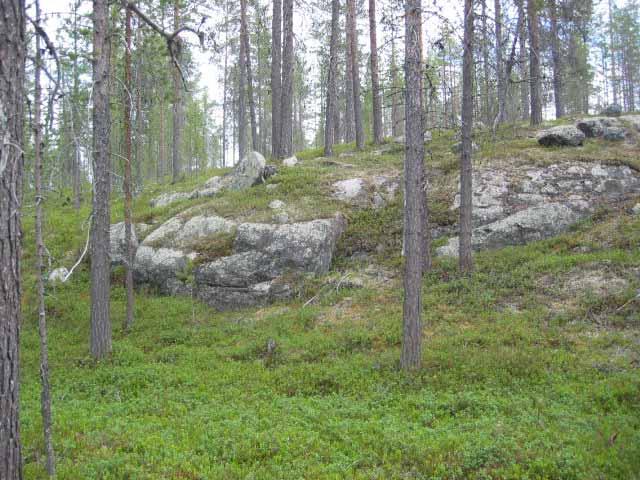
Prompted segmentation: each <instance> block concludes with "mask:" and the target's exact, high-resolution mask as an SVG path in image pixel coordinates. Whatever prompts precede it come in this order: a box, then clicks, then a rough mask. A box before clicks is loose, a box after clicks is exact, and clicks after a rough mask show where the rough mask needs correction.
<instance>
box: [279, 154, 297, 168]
mask: <svg viewBox="0 0 640 480" xmlns="http://www.w3.org/2000/svg"><path fill="white" fill-rule="evenodd" d="M297 164H298V159H297V158H296V156H295V155H294V156H292V157H289V158H285V159H284V160H283V161H282V165H283V166H284V167H293V166H295V165H297Z"/></svg>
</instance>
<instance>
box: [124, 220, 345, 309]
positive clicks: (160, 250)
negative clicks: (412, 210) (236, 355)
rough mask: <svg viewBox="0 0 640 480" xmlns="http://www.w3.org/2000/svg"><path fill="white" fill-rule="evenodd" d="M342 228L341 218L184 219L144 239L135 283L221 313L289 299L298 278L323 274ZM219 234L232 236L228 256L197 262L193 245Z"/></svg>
mask: <svg viewBox="0 0 640 480" xmlns="http://www.w3.org/2000/svg"><path fill="white" fill-rule="evenodd" d="M344 227H345V220H344V218H343V217H342V216H340V215H337V216H336V217H334V218H330V219H319V220H312V221H309V222H300V223H292V224H285V225H278V224H260V223H235V222H232V221H230V220H226V219H223V218H221V217H217V216H215V215H209V216H205V215H196V216H194V217H192V218H186V216H185V215H184V214H183V216H182V217H180V216H179V217H174V218H172V219H170V220H169V221H167V222H166V223H165V224H163V225H162V226H161V227H159V228H158V229H157V230H156V231H154V232H153V233H152V234H150V235H149V236H148V237H147V239H145V242H143V244H142V246H141V247H140V248H139V249H138V253H137V255H136V262H135V274H136V280H137V281H138V282H142V283H149V284H151V285H154V286H156V287H158V288H159V290H160V291H161V292H163V293H167V294H183V293H192V294H193V295H195V296H196V297H197V298H199V299H201V300H202V301H204V302H205V303H207V304H209V305H211V306H213V307H215V308H218V309H220V310H227V309H233V308H241V307H245V306H253V305H263V304H266V303H269V302H272V301H274V300H278V299H281V298H285V297H287V296H290V295H291V294H292V293H293V292H294V290H295V280H296V278H298V277H299V276H301V275H307V274H312V275H319V274H323V273H326V272H327V271H328V270H329V267H330V266H331V259H332V256H333V252H334V249H335V246H336V242H337V240H338V238H339V237H340V235H341V233H342V231H343V230H344ZM222 234H227V235H231V236H232V248H231V250H230V252H224V254H223V255H222V256H220V257H219V258H215V259H213V260H211V261H206V259H205V261H203V260H199V258H200V253H199V252H198V251H197V248H198V245H202V244H203V243H207V241H208V240H209V239H211V241H214V240H215V238H216V236H219V235H222ZM205 248H206V246H205ZM192 262H195V263H196V267H195V268H194V269H193V272H191V271H190V270H191V265H193V263H192ZM191 273H192V274H193V277H192V279H189V276H190V275H191Z"/></svg>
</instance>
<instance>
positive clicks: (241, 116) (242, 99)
mask: <svg viewBox="0 0 640 480" xmlns="http://www.w3.org/2000/svg"><path fill="white" fill-rule="evenodd" d="M244 3H245V2H244V0H241V5H244ZM241 9H242V7H241ZM241 28H242V27H241ZM240 37H241V38H240V49H239V52H238V64H237V69H238V158H240V159H243V158H244V157H245V156H246V155H247V104H246V98H247V92H246V73H247V70H246V68H245V51H244V41H243V40H242V37H243V35H242V32H241V33H240Z"/></svg>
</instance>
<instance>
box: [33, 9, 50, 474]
mask: <svg viewBox="0 0 640 480" xmlns="http://www.w3.org/2000/svg"><path fill="white" fill-rule="evenodd" d="M35 9H36V23H37V24H38V26H40V2H39V0H36V2H35ZM35 37H36V61H35V66H34V77H35V78H34V86H35V92H34V99H33V103H34V105H33V129H34V132H33V133H34V165H33V176H34V183H35V190H36V219H35V220H36V221H35V234H36V270H37V271H38V276H37V278H38V280H37V290H38V333H39V336H40V383H41V385H42V392H41V394H40V411H41V413H42V430H43V436H44V449H45V453H46V462H45V467H46V469H47V473H48V474H49V476H50V477H53V476H55V474H56V466H55V458H54V452H53V440H52V433H51V431H52V425H53V422H52V419H51V387H50V384H49V345H48V342H47V316H46V309H45V300H44V255H45V247H44V240H43V235H42V223H43V217H44V214H43V211H42V203H43V202H44V197H43V194H42V170H43V165H42V163H43V162H42V150H43V145H44V142H43V139H42V84H41V78H40V76H41V75H40V72H41V69H42V50H41V48H40V35H38V34H37V33H36V36H35Z"/></svg>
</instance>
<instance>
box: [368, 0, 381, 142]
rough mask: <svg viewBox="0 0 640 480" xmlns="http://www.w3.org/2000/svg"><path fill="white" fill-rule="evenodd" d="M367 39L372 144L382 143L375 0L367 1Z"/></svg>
mask: <svg viewBox="0 0 640 480" xmlns="http://www.w3.org/2000/svg"><path fill="white" fill-rule="evenodd" d="M369 39H370V42H371V96H372V97H373V143H375V144H380V143H382V140H383V137H384V132H383V129H382V103H381V99H380V80H379V78H378V40H377V34H376V0H369Z"/></svg>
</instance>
